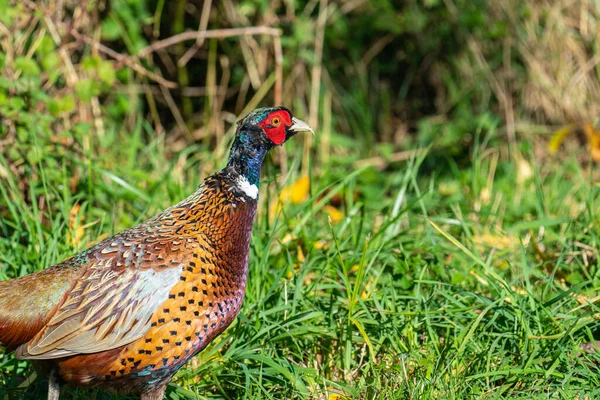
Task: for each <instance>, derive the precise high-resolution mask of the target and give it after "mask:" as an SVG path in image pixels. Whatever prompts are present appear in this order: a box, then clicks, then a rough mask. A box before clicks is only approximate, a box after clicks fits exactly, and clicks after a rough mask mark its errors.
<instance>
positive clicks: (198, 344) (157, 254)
mask: <svg viewBox="0 0 600 400" xmlns="http://www.w3.org/2000/svg"><path fill="white" fill-rule="evenodd" d="M303 131H309V132H313V131H312V129H311V128H310V127H309V126H308V124H306V123H305V122H303V121H301V120H299V119H296V118H294V117H293V116H292V113H291V112H290V111H289V110H288V109H286V108H284V107H273V108H260V109H257V110H254V111H253V112H251V113H250V114H249V115H247V116H246V117H245V118H244V119H242V120H241V121H240V122H239V123H238V125H237V129H236V134H235V139H234V142H233V145H232V147H231V152H230V156H229V161H228V163H227V166H226V167H225V168H223V169H222V170H220V171H219V172H217V173H216V174H214V175H212V176H209V177H208V178H206V179H205V180H204V182H203V183H202V185H200V187H199V188H198V189H197V190H196V191H195V192H194V193H193V194H192V195H191V196H189V197H188V198H186V199H185V200H183V201H181V202H180V203H178V204H176V205H174V206H172V207H170V208H167V209H166V210H164V211H163V212H161V213H159V214H158V215H155V216H154V217H152V218H150V219H148V220H147V221H146V222H144V223H142V224H140V225H138V226H134V227H132V228H130V229H127V230H125V231H123V232H121V233H119V234H117V235H115V236H113V237H111V238H109V239H106V240H104V241H102V242H100V243H98V244H96V245H95V246H93V247H90V248H88V249H87V250H85V251H83V252H82V253H80V254H78V255H76V256H74V257H72V258H69V259H67V260H65V261H63V262H62V263H60V264H57V265H55V266H53V267H50V268H48V269H46V270H43V271H40V272H37V273H34V274H31V275H28V276H24V277H20V278H16V279H11V280H8V281H3V282H0V310H2V312H1V313H0V343H1V344H2V345H3V346H4V347H5V348H6V349H7V350H9V351H12V350H14V352H15V355H16V357H17V358H19V359H26V360H34V362H35V363H36V364H37V367H38V369H40V370H41V371H42V372H45V373H47V374H48V376H49V390H48V399H49V400H57V399H58V398H59V390H60V384H62V383H66V384H71V385H74V386H91V387H99V388H101V389H107V390H112V391H116V392H126V393H138V394H140V399H141V400H156V399H162V398H163V396H164V392H165V389H166V386H167V384H168V382H169V381H170V379H171V378H172V377H173V375H174V374H175V373H176V372H177V370H178V369H179V368H181V367H182V366H183V365H184V364H185V363H186V361H188V360H189V359H190V358H191V357H193V356H194V355H195V354H197V353H198V352H199V351H201V350H202V349H203V348H205V347H206V345H208V343H210V342H211V341H212V340H213V339H214V338H215V337H217V336H218V335H219V334H220V333H221V332H223V330H225V328H227V327H228V326H229V325H230V324H231V322H232V321H233V320H234V319H235V317H236V315H237V314H238V312H239V311H240V308H241V306H242V301H243V298H244V293H245V289H246V278H247V274H248V259H249V255H248V251H249V246H250V234H251V231H252V224H253V222H254V216H255V213H256V206H257V198H258V185H259V175H260V169H261V166H262V163H263V161H264V159H265V156H266V154H267V153H268V152H269V150H270V149H272V148H273V147H275V146H277V145H281V144H283V143H284V142H286V141H287V140H288V139H289V138H290V137H292V136H293V135H295V134H296V133H298V132H303Z"/></svg>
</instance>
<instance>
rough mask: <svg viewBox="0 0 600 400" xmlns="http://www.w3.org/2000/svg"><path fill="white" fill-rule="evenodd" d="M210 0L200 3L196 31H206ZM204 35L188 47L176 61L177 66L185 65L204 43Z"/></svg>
mask: <svg viewBox="0 0 600 400" xmlns="http://www.w3.org/2000/svg"><path fill="white" fill-rule="evenodd" d="M211 6H212V0H204V3H203V4H202V14H201V15H200V23H199V24H198V32H202V31H206V28H207V27H208V17H209V16H210V8H211ZM204 39H205V38H204V37H198V38H197V39H196V43H194V45H193V46H192V47H190V48H189V49H188V50H187V51H186V52H185V54H184V55H183V56H182V57H181V58H180V59H179V61H177V65H178V66H179V67H185V65H186V64H187V63H188V61H190V59H191V58H192V57H193V56H194V55H195V54H196V53H197V52H198V49H200V47H202V45H203V44H204Z"/></svg>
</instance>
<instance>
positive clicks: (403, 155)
mask: <svg viewBox="0 0 600 400" xmlns="http://www.w3.org/2000/svg"><path fill="white" fill-rule="evenodd" d="M425 151H427V149H425V148H419V149H414V150H406V151H400V152H397V153H394V154H392V155H390V156H389V157H385V158H384V157H381V156H376V157H369V158H363V159H362V160H358V161H356V162H355V163H354V166H355V167H356V168H357V169H359V168H362V167H367V166H372V167H375V168H377V169H384V168H386V167H387V166H388V165H390V164H391V163H394V162H399V161H406V160H410V159H411V158H413V157H418V156H420V155H421V154H423V153H424V152H425Z"/></svg>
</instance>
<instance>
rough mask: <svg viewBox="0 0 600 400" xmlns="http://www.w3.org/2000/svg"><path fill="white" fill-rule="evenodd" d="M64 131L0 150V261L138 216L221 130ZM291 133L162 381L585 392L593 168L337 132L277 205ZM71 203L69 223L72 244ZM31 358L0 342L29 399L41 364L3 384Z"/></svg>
mask: <svg viewBox="0 0 600 400" xmlns="http://www.w3.org/2000/svg"><path fill="white" fill-rule="evenodd" d="M483 134H485V136H486V137H487V138H494V137H495V135H496V132H495V131H490V132H484V133H483ZM29 135H33V134H32V133H29ZM73 139H74V143H75V144H74V145H73V148H74V149H76V150H77V151H74V150H73V149H69V150H68V151H66V150H65V151H59V150H60V148H61V145H57V144H56V143H54V142H52V141H51V140H42V139H40V140H35V136H29V137H28V139H27V140H30V141H31V142H32V143H33V144H32V148H33V149H34V151H35V152H37V153H38V154H40V155H41V156H40V157H38V158H37V159H38V162H37V163H28V162H27V161H22V162H21V163H19V164H18V165H15V164H11V165H9V164H8V161H7V159H6V158H5V157H4V156H3V155H1V154H0V166H1V168H0V169H1V170H3V171H5V172H6V174H5V177H2V176H3V175H2V174H0V183H1V185H0V279H8V278H13V277H16V276H21V275H25V274H28V273H31V272H35V271H37V270H41V269H43V268H47V267H49V266H51V265H53V264H55V263H58V262H60V261H61V260H63V259H64V258H66V257H68V256H70V255H72V254H74V253H77V252H79V251H81V250H83V249H84V248H86V247H87V246H89V245H91V244H92V243H94V242H95V241H97V240H98V239H99V238H104V237H106V235H109V234H113V233H116V232H118V231H120V230H122V229H125V228H127V227H129V226H132V225H133V224H135V223H137V222H139V221H142V220H143V219H145V218H147V217H149V216H150V215H152V214H154V213H156V212H158V211H159V210H161V209H162V208H164V207H167V206H169V205H170V204H173V203H175V202H176V201H177V200H179V199H181V198H183V197H185V196H186V195H187V194H189V193H191V192H192V191H193V190H194V189H195V187H196V186H197V185H198V184H199V183H200V182H201V178H202V177H201V176H200V171H202V170H209V171H210V170H215V169H217V168H220V167H221V166H222V165H223V163H224V156H223V150H224V148H225V147H224V146H220V147H219V148H218V150H216V151H215V152H214V153H211V152H210V151H209V150H208V149H206V148H203V147H200V146H197V147H189V148H186V149H184V150H183V151H180V152H177V153H172V152H170V151H168V150H169V149H168V148H167V147H166V146H165V145H164V143H165V141H164V138H163V137H160V136H157V135H156V134H154V133H153V132H151V131H150V130H149V129H148V128H147V127H146V126H145V125H144V124H139V125H138V129H137V130H135V131H134V132H130V133H124V132H114V131H110V130H109V131H107V132H106V136H105V137H103V138H98V137H95V136H93V135H90V134H89V133H87V134H85V133H84V134H81V136H74V137H73ZM316 139H317V140H319V136H317V137H316ZM333 139H335V137H334V138H333ZM19 140H25V139H23V138H22V137H20V139H19ZM491 142H493V140H492V141H491ZM298 143H299V142H298V141H297V142H296V143H295V144H294V145H292V146H287V151H288V153H287V154H288V161H289V166H290V169H289V170H290V173H289V176H287V177H284V179H281V180H276V178H277V176H278V169H277V168H276V167H275V166H274V164H273V163H272V161H269V163H268V165H266V167H265V168H264V170H263V180H262V190H263V192H262V194H261V199H260V203H261V204H260V209H259V214H258V216H257V220H256V224H255V228H254V233H253V237H252V245H251V251H252V253H251V263H250V274H249V280H248V288H247V293H246V299H245V303H244V307H243V309H242V311H241V313H240V315H239V316H238V318H237V319H236V321H235V322H234V323H233V324H232V326H231V327H230V328H229V329H227V330H226V332H225V333H224V334H223V335H221V336H220V337H219V338H218V339H217V340H216V341H215V342H213V343H212V344H211V345H210V346H209V347H208V348H207V349H205V350H204V351H203V352H202V353H200V354H199V355H198V356H197V357H196V359H195V362H194V363H188V364H187V365H186V366H185V367H184V368H183V369H182V370H181V371H180V372H179V373H178V374H177V375H176V377H175V379H174V380H173V381H172V385H171V387H170V390H169V398H170V399H194V398H198V399H217V398H224V399H284V398H285V399H292V398H298V399H313V398H322V399H328V398H335V397H329V396H330V395H332V394H338V395H339V396H340V397H337V399H340V398H344V399H346V398H347V399H421V398H445V399H465V398H467V399H469V398H476V399H498V398H527V399H530V398H551V399H563V398H564V399H574V398H584V396H585V395H588V396H589V397H588V398H596V397H597V396H600V389H598V388H599V387H600V374H599V373H598V365H599V364H600V353H586V352H584V351H582V350H581V349H580V346H581V344H583V343H586V342H590V341H593V340H595V339H599V337H598V336H600V329H599V328H600V324H599V318H598V317H599V315H600V313H599V309H598V305H597V304H598V300H597V299H596V298H595V297H596V296H597V294H598V292H599V288H600V272H599V268H598V250H597V249H598V248H600V246H599V243H598V240H599V239H598V224H597V221H598V219H597V215H598V207H599V205H600V203H599V200H600V199H599V190H598V188H597V187H596V185H595V184H594V183H593V178H592V177H593V170H592V169H591V168H590V167H588V166H585V167H582V166H581V164H580V163H579V162H577V161H576V160H575V159H574V158H572V159H566V160H561V161H560V162H558V161H549V160H545V161H543V162H542V161H535V160H533V159H532V158H531V157H526V162H527V163H528V165H529V166H530V167H531V169H530V170H527V169H526V168H523V165H519V166H517V165H516V164H515V163H514V162H512V161H508V157H506V155H505V153H504V152H503V151H501V150H502V149H498V148H494V147H489V145H483V144H482V145H476V146H474V150H473V151H472V155H471V158H470V161H469V162H468V163H465V164H461V165H458V164H456V163H455V162H454V161H453V160H452V159H448V158H445V157H443V156H439V155H437V154H435V153H430V154H428V155H424V156H423V157H422V158H420V159H414V160H411V161H409V162H406V163H403V164H397V165H393V166H392V167H390V168H389V169H388V170H386V171H384V172H380V171H377V170H375V169H373V168H363V169H356V168H354V167H353V164H352V161H354V160H353V159H352V156H348V154H353V153H354V152H353V150H352V149H350V148H348V149H342V148H340V147H337V148H336V151H335V152H334V154H332V157H331V160H330V164H329V165H320V164H319V163H318V162H315V163H313V165H312V167H311V175H312V179H311V187H310V194H309V198H308V199H307V200H306V201H303V202H301V203H298V204H291V203H286V204H285V205H284V207H283V208H282V210H281V212H280V213H274V210H275V209H274V208H273V207H272V204H273V202H274V201H275V199H276V196H277V193H278V192H279V191H280V190H281V185H283V186H289V185H291V183H292V182H294V181H296V180H297V179H298V174H299V172H298V171H299V160H300V159H301V157H302V148H301V146H299V145H298ZM334 143H335V141H334ZM483 143H488V141H487V140H486V141H483ZM525 147H526V146H523V148H525ZM63 150H64V149H63ZM424 163H425V164H426V165H427V168H424V167H423V165H425V164H424ZM586 165H587V164H586ZM528 171H532V173H533V174H532V176H531V177H529V178H528V176H527V175H528V174H527V172H528ZM76 204H79V205H80V206H81V209H80V212H79V214H77V218H78V221H79V222H80V223H81V224H82V225H83V226H84V227H85V228H84V230H83V236H82V237H81V238H80V240H79V241H78V242H77V243H72V241H71V240H70V239H69V237H70V235H71V234H72V232H71V231H72V225H73V223H72V222H70V215H71V214H72V210H73V208H74V206H75V205H76ZM331 204H332V205H334V206H335V207H337V208H338V209H339V210H340V211H342V213H343V218H342V219H341V220H340V221H338V222H335V223H332V222H330V221H329V217H328V214H327V212H326V211H325V209H324V206H326V205H331ZM586 300H587V301H588V302H586ZM594 302H595V304H594ZM32 372H33V369H32V368H31V367H30V366H29V364H28V363H27V362H21V361H19V362H17V361H15V360H14V358H13V357H12V356H11V355H9V354H4V355H1V353H0V392H2V393H8V394H9V396H8V398H10V399H21V398H26V399H35V398H40V399H41V398H44V396H45V393H46V392H45V390H46V389H45V386H44V383H43V382H38V383H34V384H32V385H31V386H29V387H28V388H26V389H18V386H19V385H20V384H21V382H22V381H23V380H25V379H26V378H27V377H28V376H30V375H31V374H32ZM64 393H71V397H70V398H73V399H88V398H90V397H91V396H96V397H95V398H97V399H109V398H112V397H111V395H108V394H105V393H96V392H92V393H90V392H89V391H81V390H79V391H77V390H74V389H66V390H65V391H64ZM67 398H69V397H67ZM120 398H127V397H125V396H121V397H120Z"/></svg>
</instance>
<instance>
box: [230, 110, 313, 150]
mask: <svg viewBox="0 0 600 400" xmlns="http://www.w3.org/2000/svg"><path fill="white" fill-rule="evenodd" d="M243 132H245V133H246V134H254V135H255V136H258V137H257V138H256V139H259V138H260V136H262V139H264V140H266V142H267V143H269V142H270V144H271V146H276V145H280V144H283V143H285V142H286V141H287V140H288V139H289V138H291V137H292V136H294V135H295V134H296V133H298V132H312V133H314V132H313V130H312V128H311V127H310V126H308V124H307V123H306V122H304V121H301V120H299V119H298V118H295V117H294V116H293V115H292V112H291V111H290V110H288V109H287V108H285V107H281V106H279V107H269V108H257V109H256V110H254V111H252V112H251V113H250V114H248V115H247V116H246V117H245V118H243V119H242V120H241V121H240V122H238V129H237V133H238V134H239V133H243Z"/></svg>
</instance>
